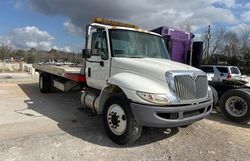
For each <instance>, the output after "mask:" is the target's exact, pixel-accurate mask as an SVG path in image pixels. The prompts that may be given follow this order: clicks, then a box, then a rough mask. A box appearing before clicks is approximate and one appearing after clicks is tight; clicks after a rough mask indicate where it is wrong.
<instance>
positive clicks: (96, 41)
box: [91, 31, 108, 60]
mask: <svg viewBox="0 0 250 161" xmlns="http://www.w3.org/2000/svg"><path fill="white" fill-rule="evenodd" d="M91 51H92V52H91V54H92V55H101V58H102V59H103V60H107V59H108V48H107V36H106V32H104V31H98V32H94V33H93V34H92V48H91Z"/></svg>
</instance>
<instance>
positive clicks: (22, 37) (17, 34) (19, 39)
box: [0, 26, 54, 50]
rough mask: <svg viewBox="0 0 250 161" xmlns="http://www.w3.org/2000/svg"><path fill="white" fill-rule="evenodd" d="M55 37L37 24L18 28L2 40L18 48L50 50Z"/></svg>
mask: <svg viewBox="0 0 250 161" xmlns="http://www.w3.org/2000/svg"><path fill="white" fill-rule="evenodd" d="M53 40H54V37H53V36H51V35H50V34H49V33H48V32H46V31H41V30H39V29H38V28H37V27H35V26H26V27H24V28H16V29H14V30H13V31H11V32H9V33H7V34H6V35H4V36H2V38H1V39H0V41H3V42H4V43H6V44H8V45H10V46H12V47H13V48H17V49H29V48H36V49H39V50H49V49H50V47H51V45H52V41H53Z"/></svg>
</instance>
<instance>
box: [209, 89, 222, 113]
mask: <svg viewBox="0 0 250 161" xmlns="http://www.w3.org/2000/svg"><path fill="white" fill-rule="evenodd" d="M209 87H210V88H211V90H212V93H213V107H214V109H215V111H216V112H218V113H220V112H221V109H220V107H219V106H218V100H219V96H218V92H217V91H216V89H215V88H214V87H213V86H209Z"/></svg>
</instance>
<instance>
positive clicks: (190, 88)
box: [174, 75, 208, 100]
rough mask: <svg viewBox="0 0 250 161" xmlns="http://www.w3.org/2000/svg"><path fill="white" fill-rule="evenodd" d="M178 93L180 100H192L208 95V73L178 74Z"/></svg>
mask: <svg viewBox="0 0 250 161" xmlns="http://www.w3.org/2000/svg"><path fill="white" fill-rule="evenodd" d="M174 82H175V89H176V94H177V96H178V97H179V98H180V100H192V99H200V98H205V97H206V96H207V90H208V81H207V76H206V75H197V77H196V78H195V79H194V78H192V76H191V75H176V76H175V77H174Z"/></svg>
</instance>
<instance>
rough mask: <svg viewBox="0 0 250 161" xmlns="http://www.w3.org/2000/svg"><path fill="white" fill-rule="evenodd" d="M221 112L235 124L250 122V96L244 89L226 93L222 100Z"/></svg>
mask: <svg viewBox="0 0 250 161" xmlns="http://www.w3.org/2000/svg"><path fill="white" fill-rule="evenodd" d="M220 107H221V112H222V113H223V115H224V116H225V117H226V118H228V119H230V120H231V121H234V122H246V121H248V120H250V94H249V92H248V91H246V90H244V89H232V90H229V91H227V92H225V93H224V94H223V95H222V97H221V100H220Z"/></svg>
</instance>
